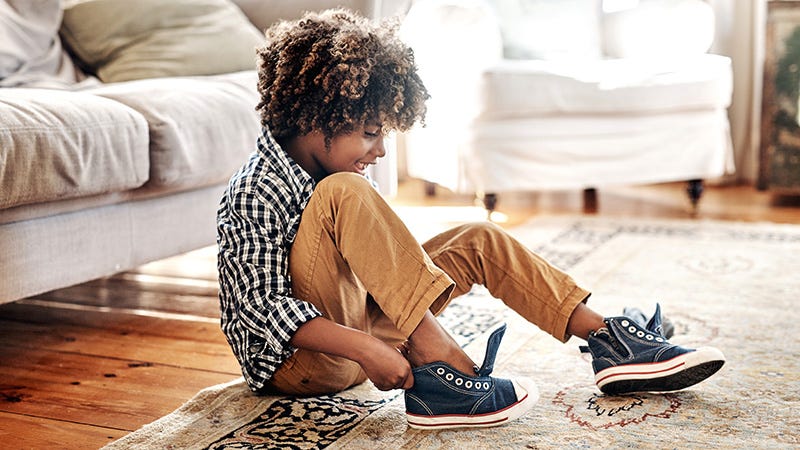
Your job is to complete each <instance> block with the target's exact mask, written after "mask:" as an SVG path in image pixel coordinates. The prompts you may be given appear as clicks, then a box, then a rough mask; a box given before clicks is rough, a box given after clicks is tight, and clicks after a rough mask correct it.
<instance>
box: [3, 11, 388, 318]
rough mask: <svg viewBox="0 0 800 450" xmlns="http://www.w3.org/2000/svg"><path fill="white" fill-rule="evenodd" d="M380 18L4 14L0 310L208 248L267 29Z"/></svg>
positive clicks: (255, 126) (240, 154)
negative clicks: (314, 20) (307, 20)
mask: <svg viewBox="0 0 800 450" xmlns="http://www.w3.org/2000/svg"><path fill="white" fill-rule="evenodd" d="M267 3H269V4H268V5H267ZM372 3H373V2H371V1H369V0H364V1H358V0H353V1H349V2H348V1H345V2H342V1H333V0H317V1H311V0H306V1H297V0H282V1H272V2H260V1H256V0H240V1H238V2H236V4H235V3H231V2H228V1H227V0H192V1H188V0H170V2H163V1H162V0H137V1H136V2H128V1H127V0H99V1H93V2H88V3H79V2H76V1H69V0H64V2H60V1H59V0H44V1H38V2H30V1H29V0H0V37H2V39H0V303H4V302H9V301H14V300H17V299H20V298H24V297H27V296H31V295H35V294H39V293H42V292H45V291H48V290H52V289H56V288H61V287H65V286H69V285H72V284H75V283H80V282H84V281H88V280H91V279H95V278H99V277H102V276H107V275H111V274H114V273H116V272H119V271H123V270H127V269H130V268H133V267H135V266H137V265H140V264H143V263H145V262H149V261H152V260H155V259H160V258H164V257H167V256H171V255H175V254H179V253H182V252H186V251H189V250H192V249H196V248H199V247H203V246H207V245H212V244H213V243H214V242H215V236H216V235H215V229H216V227H215V217H216V209H217V206H218V203H219V198H220V196H221V194H222V190H223V187H224V185H225V184H226V183H227V180H228V178H229V177H230V175H231V174H232V173H233V172H234V171H235V170H236V168H238V167H239V166H240V165H241V164H242V163H243V161H244V160H245V159H246V157H247V155H248V154H249V153H250V152H252V151H253V149H254V145H255V141H256V137H257V134H258V132H259V127H260V126H259V119H258V117H257V114H256V112H255V105H256V104H257V102H258V94H257V91H256V78H257V77H256V72H255V70H254V68H255V51H254V48H255V46H256V45H258V44H260V42H261V39H263V34H262V33H261V31H260V30H259V28H263V27H265V26H268V25H269V24H271V23H272V22H274V21H275V20H277V19H278V18H286V19H291V18H296V17H299V16H300V15H301V14H302V12H303V11H304V10H310V9H324V8H328V7H332V6H335V5H337V4H344V5H345V6H349V7H352V8H354V9H357V10H361V11H362V12H363V13H364V14H366V15H373V14H378V13H379V12H378V11H374V10H373V7H372ZM237 4H238V7H237ZM64 6H67V9H66V12H65V10H64V9H62V8H63V7H64ZM239 7H241V9H239ZM242 11H244V12H245V13H247V14H248V16H245V15H244V14H243V13H242ZM156 12H157V13H156ZM205 13H208V14H205ZM193 15H194V16H193ZM192 17H194V18H192ZM248 18H249V20H248ZM62 19H63V21H62ZM251 22H252V23H251ZM253 24H256V26H254V25H253ZM162 26H163V27H165V28H166V29H161V28H160V27H162ZM148 27H149V28H148ZM59 32H60V34H59ZM62 38H63V40H64V41H65V42H67V43H69V44H70V45H71V48H72V49H73V53H72V54H75V55H81V57H76V58H75V59H74V60H73V58H72V57H71V56H72V54H67V53H66V52H65V51H64V46H63V45H62ZM186 38H188V39H186ZM181 39H184V41H181ZM176 42H177V43H176ZM137 45H141V46H142V47H140V48H137V47H136V46H137ZM192 52H194V54H193V53H192ZM159 58H163V59H160V60H159ZM109 61H112V62H113V64H112V63H109ZM87 66H89V67H87ZM79 67H81V68H87V70H90V71H91V72H90V74H89V75H94V74H97V76H98V77H99V79H98V78H96V77H94V76H87V74H86V73H84V71H83V70H82V69H80V68H79ZM130 77H134V78H143V79H135V80H132V79H128V80H126V81H123V80H122V79H125V78H130Z"/></svg>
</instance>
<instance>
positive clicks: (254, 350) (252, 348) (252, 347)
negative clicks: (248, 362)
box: [247, 345, 261, 353]
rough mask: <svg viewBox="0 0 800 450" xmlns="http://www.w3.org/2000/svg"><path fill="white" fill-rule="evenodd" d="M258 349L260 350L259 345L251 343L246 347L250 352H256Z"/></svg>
mask: <svg viewBox="0 0 800 450" xmlns="http://www.w3.org/2000/svg"><path fill="white" fill-rule="evenodd" d="M259 350H261V347H259V346H258V345H251V346H250V347H249V348H248V349H247V351H248V352H250V353H258V351H259Z"/></svg>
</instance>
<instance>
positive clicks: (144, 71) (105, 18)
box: [61, 0, 263, 82]
mask: <svg viewBox="0 0 800 450" xmlns="http://www.w3.org/2000/svg"><path fill="white" fill-rule="evenodd" d="M61 35H62V37H63V39H64V41H65V42H66V43H67V45H68V46H69V47H70V49H71V50H72V51H73V53H74V54H75V55H76V56H77V57H78V58H79V59H80V60H81V61H82V62H83V63H84V64H85V66H86V67H87V68H88V69H90V70H92V71H94V72H95V73H96V74H97V76H98V78H100V79H101V80H102V81H104V82H115V81H127V80H136V79H142V78H156V77H168V76H185V75H214V74H219V73H228V72H236V71H241V70H249V69H255V67H256V63H255V48H256V47H257V46H258V45H261V43H262V42H263V35H262V34H261V32H260V31H258V29H256V28H255V26H253V25H252V24H251V23H250V22H249V21H248V20H247V18H246V17H245V16H244V14H243V13H242V12H241V10H239V8H237V7H236V5H234V4H233V3H231V2H230V1H228V0H170V1H164V0H137V1H134V2H132V1H129V0H81V1H72V2H70V3H68V4H67V6H66V8H65V9H64V21H63V23H62V26H61Z"/></svg>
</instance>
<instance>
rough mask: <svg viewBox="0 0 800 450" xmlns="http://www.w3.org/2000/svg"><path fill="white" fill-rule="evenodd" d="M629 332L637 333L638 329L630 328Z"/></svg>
mask: <svg viewBox="0 0 800 450" xmlns="http://www.w3.org/2000/svg"><path fill="white" fill-rule="evenodd" d="M628 331H629V332H631V333H636V327H633V326H631V327H628Z"/></svg>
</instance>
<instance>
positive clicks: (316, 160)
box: [301, 123, 386, 181]
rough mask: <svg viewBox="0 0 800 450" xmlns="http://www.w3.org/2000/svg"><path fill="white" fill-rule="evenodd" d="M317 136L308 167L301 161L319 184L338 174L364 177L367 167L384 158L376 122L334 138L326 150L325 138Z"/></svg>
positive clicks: (381, 139) (380, 136)
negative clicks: (347, 173)
mask: <svg viewBox="0 0 800 450" xmlns="http://www.w3.org/2000/svg"><path fill="white" fill-rule="evenodd" d="M316 134H317V137H316V138H315V139H314V142H313V143H312V145H311V146H310V148H309V149H310V153H309V155H308V156H309V158H308V159H306V165H308V166H309V167H305V165H304V164H302V162H301V166H303V168H304V169H306V171H307V172H308V173H309V174H310V175H311V176H312V177H314V178H315V179H316V180H318V181H319V180H321V179H323V178H325V177H326V176H328V175H331V174H334V173H337V172H355V173H358V174H361V175H364V174H365V173H366V170H367V167H369V166H370V165H371V164H375V163H377V162H378V158H382V157H383V156H384V155H386V149H385V148H384V147H383V131H382V126H381V125H380V124H378V123H367V124H366V125H365V126H363V127H360V128H357V129H356V130H355V131H353V132H352V133H350V134H344V135H339V136H335V137H334V138H333V139H331V145H330V148H329V149H328V148H325V139H324V137H323V136H322V135H321V134H320V133H316Z"/></svg>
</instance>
